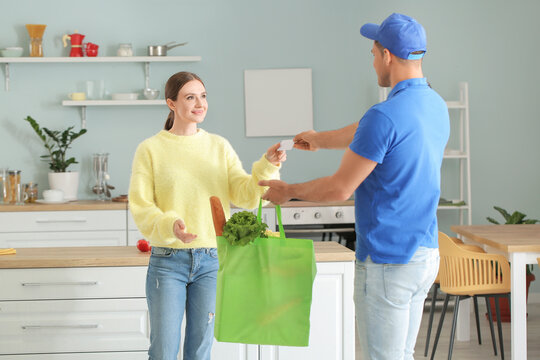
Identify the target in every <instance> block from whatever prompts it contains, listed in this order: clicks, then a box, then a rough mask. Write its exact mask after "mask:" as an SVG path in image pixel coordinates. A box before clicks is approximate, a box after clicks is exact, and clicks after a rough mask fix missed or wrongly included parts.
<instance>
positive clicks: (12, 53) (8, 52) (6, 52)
mask: <svg viewBox="0 0 540 360" xmlns="http://www.w3.org/2000/svg"><path fill="white" fill-rule="evenodd" d="M22 54H23V48H22V47H17V46H13V47H7V48H3V49H0V56H3V57H19V56H21V55H22Z"/></svg>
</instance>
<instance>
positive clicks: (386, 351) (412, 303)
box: [354, 247, 439, 360]
mask: <svg viewBox="0 0 540 360" xmlns="http://www.w3.org/2000/svg"><path fill="white" fill-rule="evenodd" d="M438 270H439V250H438V249H430V248H426V247H420V248H418V250H417V251H416V253H415V254H414V255H413V257H412V259H411V260H410V261H409V263H408V264H375V263H374V262H373V261H371V258H370V257H369V256H368V257H367V259H366V260H365V261H363V262H362V261H359V260H357V261H356V272H355V280H354V285H355V289H354V303H355V310H356V326H357V329H358V337H359V340H360V347H361V351H362V354H363V359H364V360H368V359H369V360H382V359H385V360H386V359H387V360H401V359H404V360H409V359H413V353H414V346H415V343H416V336H417V335H418V329H419V328H420V322H421V320H422V312H423V309H424V300H425V298H426V296H427V293H428V291H429V289H430V288H431V285H432V284H433V281H435V278H436V277H437V272H438Z"/></svg>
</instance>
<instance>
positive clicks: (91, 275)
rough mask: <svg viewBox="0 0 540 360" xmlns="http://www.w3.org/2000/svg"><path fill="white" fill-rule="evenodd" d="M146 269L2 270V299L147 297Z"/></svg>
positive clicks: (0, 284) (131, 267)
mask: <svg viewBox="0 0 540 360" xmlns="http://www.w3.org/2000/svg"><path fill="white" fill-rule="evenodd" d="M146 269H147V268H146V266H126V267H95V268H92V267H88V268H44V269H3V270H0V289H1V291H0V300H39V299H90V298H128V297H143V298H144V297H145V296H146V293H145V283H146Z"/></svg>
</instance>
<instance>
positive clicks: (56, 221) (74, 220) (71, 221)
mask: <svg viewBox="0 0 540 360" xmlns="http://www.w3.org/2000/svg"><path fill="white" fill-rule="evenodd" d="M36 222H37V223H42V224H47V223H83V222H86V219H85V218H77V219H58V220H55V219H37V220H36Z"/></svg>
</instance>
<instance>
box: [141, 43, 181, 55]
mask: <svg viewBox="0 0 540 360" xmlns="http://www.w3.org/2000/svg"><path fill="white" fill-rule="evenodd" d="M172 44H174V41H173V42H171V43H167V44H165V45H151V46H148V56H166V55H167V50H170V49H172V48H175V47H177V46H182V45H186V44H187V42H184V43H180V44H174V45H172Z"/></svg>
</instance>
